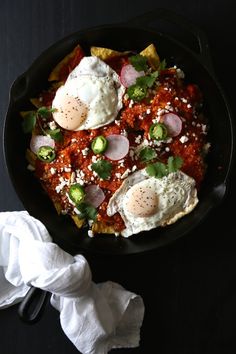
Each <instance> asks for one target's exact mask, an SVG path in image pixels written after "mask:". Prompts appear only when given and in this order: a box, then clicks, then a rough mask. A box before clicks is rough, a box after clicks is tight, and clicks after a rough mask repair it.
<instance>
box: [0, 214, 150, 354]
mask: <svg viewBox="0 0 236 354" xmlns="http://www.w3.org/2000/svg"><path fill="white" fill-rule="evenodd" d="M51 241H52V240H51V237H50V235H49V233H48V231H47V229H46V228H45V226H44V225H43V224H42V223H41V222H40V221H39V220H37V219H35V218H33V217H31V216H30V215H29V214H28V213H27V212H26V211H22V212H2V213H0V308H5V307H8V306H10V305H12V304H14V303H16V302H19V301H20V300H21V299H22V298H23V297H24V296H25V294H26V293H27V291H28V289H29V286H31V285H33V286H35V287H38V288H41V289H43V290H46V291H49V292H51V293H52V296H51V304H52V306H53V307H54V308H56V309H57V310H58V311H59V312H60V322H61V326H62V329H63V331H64V333H65V334H66V335H67V336H68V338H69V339H70V340H71V342H72V343H73V344H74V345H75V346H76V348H77V349H78V350H79V351H80V352H81V353H83V354H106V353H107V352H108V351H109V350H110V349H112V348H120V347H136V346H138V345H139V339H140V333H139V332H140V327H141V325H142V321H143V316H144V304H143V301H142V298H141V297H140V296H138V295H136V294H134V293H132V292H129V291H127V290H126V289H124V288H123V287H122V286H121V285H119V284H117V283H114V282H111V281H107V282H104V283H100V284H95V283H94V282H93V281H92V274H91V270H90V267H89V264H88V262H87V261H86V259H85V258H84V257H83V256H82V255H76V256H75V257H73V256H71V255H70V254H68V253H66V252H64V251H63V250H62V249H61V248H60V247H59V246H58V245H56V244H54V243H52V242H51Z"/></svg>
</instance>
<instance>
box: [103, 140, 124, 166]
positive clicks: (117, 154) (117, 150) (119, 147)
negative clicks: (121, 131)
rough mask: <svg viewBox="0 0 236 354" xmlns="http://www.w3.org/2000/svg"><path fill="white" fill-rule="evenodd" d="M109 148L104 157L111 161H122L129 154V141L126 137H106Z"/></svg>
mask: <svg viewBox="0 0 236 354" xmlns="http://www.w3.org/2000/svg"><path fill="white" fill-rule="evenodd" d="M106 139H107V140H108V148H107V150H106V151H105V152H104V155H105V156H106V157H108V158H109V159H110V160H114V161H117V160H120V159H123V157H125V156H126V155H127V154H128V152H129V140H128V139H127V138H126V137H125V136H124V135H118V134H112V135H109V136H107V137H106Z"/></svg>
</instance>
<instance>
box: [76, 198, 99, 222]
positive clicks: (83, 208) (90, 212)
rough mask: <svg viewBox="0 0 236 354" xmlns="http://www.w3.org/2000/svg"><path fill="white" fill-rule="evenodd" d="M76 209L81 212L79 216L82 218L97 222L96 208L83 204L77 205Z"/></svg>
mask: <svg viewBox="0 0 236 354" xmlns="http://www.w3.org/2000/svg"><path fill="white" fill-rule="evenodd" d="M76 208H77V209H78V210H79V212H80V215H78V216H79V217H80V218H83V219H84V218H85V219H88V220H96V218H97V209H96V208H94V207H93V206H92V205H90V204H87V203H84V202H82V203H79V204H78V205H76Z"/></svg>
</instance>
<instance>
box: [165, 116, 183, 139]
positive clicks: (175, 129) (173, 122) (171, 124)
mask: <svg viewBox="0 0 236 354" xmlns="http://www.w3.org/2000/svg"><path fill="white" fill-rule="evenodd" d="M161 122H162V123H164V124H165V126H166V128H167V130H168V135H169V136H171V137H174V136H177V135H179V134H180V132H181V130H182V120H181V118H180V117H179V116H177V114H174V113H166V114H164V115H163V116H162V117H161Z"/></svg>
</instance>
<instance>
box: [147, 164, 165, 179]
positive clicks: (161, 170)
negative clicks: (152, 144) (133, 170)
mask: <svg viewBox="0 0 236 354" xmlns="http://www.w3.org/2000/svg"><path fill="white" fill-rule="evenodd" d="M146 172H147V174H149V176H151V177H155V178H162V177H164V176H166V175H167V174H168V171H167V168H166V165H165V164H164V163H162V162H155V163H153V164H152V165H149V166H147V167H146Z"/></svg>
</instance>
